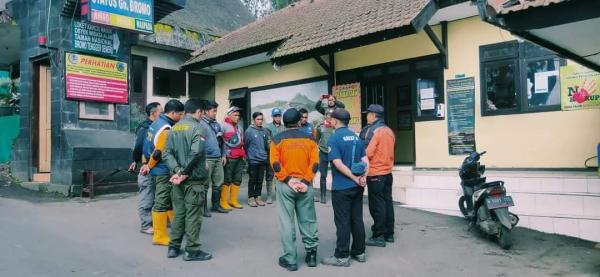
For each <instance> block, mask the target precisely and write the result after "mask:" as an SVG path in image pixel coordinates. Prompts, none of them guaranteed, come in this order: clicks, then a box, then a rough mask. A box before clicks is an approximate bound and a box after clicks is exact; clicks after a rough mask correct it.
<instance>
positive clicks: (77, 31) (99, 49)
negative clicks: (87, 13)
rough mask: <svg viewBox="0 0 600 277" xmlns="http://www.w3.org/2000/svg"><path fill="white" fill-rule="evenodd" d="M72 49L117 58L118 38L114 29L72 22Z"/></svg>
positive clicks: (84, 22)
mask: <svg viewBox="0 0 600 277" xmlns="http://www.w3.org/2000/svg"><path fill="white" fill-rule="evenodd" d="M72 31H73V32H72V38H73V40H72V42H73V44H72V45H73V49H74V50H77V51H83V52H88V53H92V54H99V55H105V56H113V57H114V56H117V53H118V52H119V44H120V41H119V36H118V35H117V32H115V31H114V29H111V28H107V27H103V26H99V25H95V24H92V23H89V22H87V21H79V20H75V21H73V26H72Z"/></svg>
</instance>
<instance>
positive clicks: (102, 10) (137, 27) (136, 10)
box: [81, 0, 154, 34]
mask: <svg viewBox="0 0 600 277" xmlns="http://www.w3.org/2000/svg"><path fill="white" fill-rule="evenodd" d="M81 15H84V16H87V18H88V20H89V21H90V22H94V23H98V24H103V25H108V26H113V27H118V28H124V29H129V30H133V31H139V32H142V33H150V34H151V33H152V32H153V25H154V6H153V0H82V3H81Z"/></svg>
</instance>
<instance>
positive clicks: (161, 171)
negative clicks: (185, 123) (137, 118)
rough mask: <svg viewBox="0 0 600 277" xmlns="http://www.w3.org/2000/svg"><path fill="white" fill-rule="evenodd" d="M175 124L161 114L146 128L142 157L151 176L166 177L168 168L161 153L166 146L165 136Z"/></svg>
mask: <svg viewBox="0 0 600 277" xmlns="http://www.w3.org/2000/svg"><path fill="white" fill-rule="evenodd" d="M173 124H175V122H174V121H173V120H172V119H171V118H169V117H168V116H167V115H165V114H161V115H160V116H159V117H158V119H157V120H156V121H154V122H152V124H150V127H148V133H147V135H146V140H145V141H144V157H145V158H146V160H147V161H148V167H150V175H152V176H168V175H169V168H168V167H167V164H165V162H164V161H163V160H162V152H163V151H164V149H165V146H166V145H167V136H168V134H169V130H170V129H171V126H173Z"/></svg>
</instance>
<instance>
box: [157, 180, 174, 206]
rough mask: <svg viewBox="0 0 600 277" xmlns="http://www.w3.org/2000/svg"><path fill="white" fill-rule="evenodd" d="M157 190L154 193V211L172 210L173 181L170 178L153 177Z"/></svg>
mask: <svg viewBox="0 0 600 277" xmlns="http://www.w3.org/2000/svg"><path fill="white" fill-rule="evenodd" d="M152 179H153V180H154V184H155V185H156V190H155V191H154V205H153V206H152V211H155V212H166V211H168V210H170V209H171V207H172V204H171V182H169V179H171V177H170V176H152Z"/></svg>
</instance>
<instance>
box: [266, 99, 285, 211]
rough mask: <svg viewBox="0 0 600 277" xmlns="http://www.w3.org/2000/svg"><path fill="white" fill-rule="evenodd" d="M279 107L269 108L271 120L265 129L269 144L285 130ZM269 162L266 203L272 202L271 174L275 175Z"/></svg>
mask: <svg viewBox="0 0 600 277" xmlns="http://www.w3.org/2000/svg"><path fill="white" fill-rule="evenodd" d="M281 114H282V113H281V109H280V108H273V109H272V110H271V118H272V119H273V121H272V122H271V123H269V124H268V125H267V131H268V132H269V139H270V140H269V144H270V143H271V141H272V140H273V138H274V137H275V136H276V135H277V134H279V133H281V132H283V131H285V126H284V125H283V123H282V122H281ZM270 164H271V163H269V165H267V172H266V175H265V182H266V185H267V200H266V201H267V204H272V203H273V176H275V172H273V168H271V165H270Z"/></svg>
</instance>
